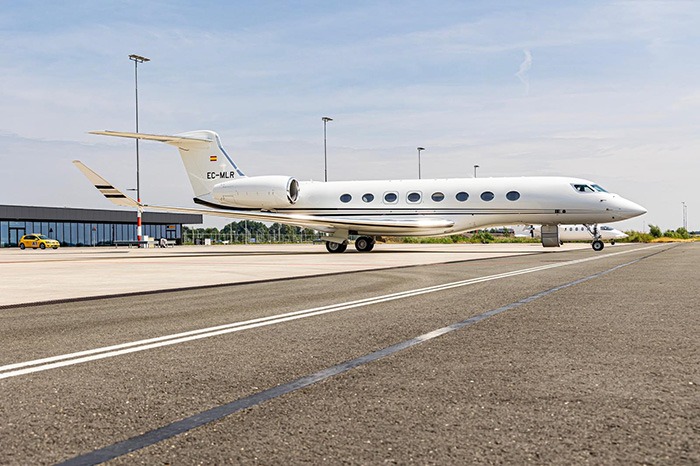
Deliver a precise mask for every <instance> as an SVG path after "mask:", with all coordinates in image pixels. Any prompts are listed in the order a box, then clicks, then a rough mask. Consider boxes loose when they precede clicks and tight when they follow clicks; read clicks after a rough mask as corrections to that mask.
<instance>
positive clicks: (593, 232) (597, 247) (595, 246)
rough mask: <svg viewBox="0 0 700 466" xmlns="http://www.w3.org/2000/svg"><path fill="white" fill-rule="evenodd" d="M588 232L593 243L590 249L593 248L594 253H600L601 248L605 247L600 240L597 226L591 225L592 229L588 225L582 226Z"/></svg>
mask: <svg viewBox="0 0 700 466" xmlns="http://www.w3.org/2000/svg"><path fill="white" fill-rule="evenodd" d="M584 226H585V227H586V229H587V230H588V232H589V233H590V234H591V235H593V242H591V247H592V248H593V250H594V251H602V250H603V248H604V247H605V244H604V243H603V241H602V240H601V239H600V238H601V236H600V232H599V231H598V225H597V224H596V225H593V227H591V226H589V225H584Z"/></svg>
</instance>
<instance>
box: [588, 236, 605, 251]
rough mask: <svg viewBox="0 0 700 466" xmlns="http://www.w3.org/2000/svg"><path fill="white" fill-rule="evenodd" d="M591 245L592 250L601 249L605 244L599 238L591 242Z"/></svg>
mask: <svg viewBox="0 0 700 466" xmlns="http://www.w3.org/2000/svg"><path fill="white" fill-rule="evenodd" d="M591 246H592V247H593V250H594V251H602V250H603V248H604V247H605V244H603V242H602V241H601V240H599V239H597V240H595V241H593V242H592V243H591Z"/></svg>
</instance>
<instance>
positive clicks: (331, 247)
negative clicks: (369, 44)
mask: <svg viewBox="0 0 700 466" xmlns="http://www.w3.org/2000/svg"><path fill="white" fill-rule="evenodd" d="M347 248H348V242H347V241H344V242H342V243H334V242H332V241H326V251H328V252H330V253H333V254H335V253H341V252H345V250H346V249H347Z"/></svg>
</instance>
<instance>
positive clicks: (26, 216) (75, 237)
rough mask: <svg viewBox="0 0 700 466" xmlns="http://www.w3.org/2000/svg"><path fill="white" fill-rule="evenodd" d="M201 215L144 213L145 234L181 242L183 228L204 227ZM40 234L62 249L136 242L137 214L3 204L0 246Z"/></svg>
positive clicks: (13, 245)
mask: <svg viewBox="0 0 700 466" xmlns="http://www.w3.org/2000/svg"><path fill="white" fill-rule="evenodd" d="M201 223H202V216H201V215H197V214H178V213H165V212H144V213H143V218H142V227H143V235H144V236H148V237H149V238H155V239H160V238H166V239H169V240H174V241H175V242H176V243H178V244H179V243H180V242H181V241H182V226H183V225H193V224H201ZM30 233H41V234H44V235H46V236H48V237H49V238H52V239H55V240H58V241H60V243H61V246H108V245H114V244H116V243H117V242H119V241H135V240H136V212H135V211H129V210H101V209H80V208H71V207H33V206H17V205H0V247H15V246H17V245H18V244H19V239H20V238H21V237H22V236H23V235H27V234H30Z"/></svg>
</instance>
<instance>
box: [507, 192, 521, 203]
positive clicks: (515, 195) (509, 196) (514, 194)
mask: <svg viewBox="0 0 700 466" xmlns="http://www.w3.org/2000/svg"><path fill="white" fill-rule="evenodd" d="M506 199H508V200H509V201H517V200H518V199H520V193H519V192H517V191H508V193H506Z"/></svg>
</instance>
